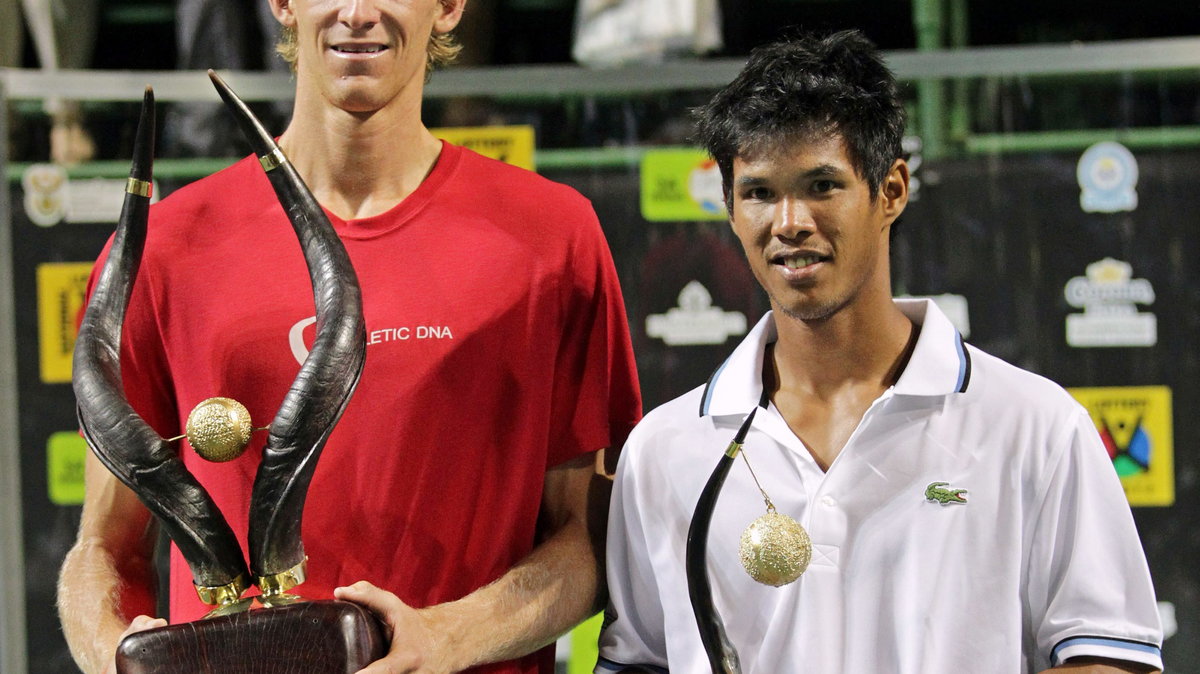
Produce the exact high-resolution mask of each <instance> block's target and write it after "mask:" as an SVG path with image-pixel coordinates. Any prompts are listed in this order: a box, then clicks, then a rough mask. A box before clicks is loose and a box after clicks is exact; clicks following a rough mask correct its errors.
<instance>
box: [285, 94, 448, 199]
mask: <svg viewBox="0 0 1200 674" xmlns="http://www.w3.org/2000/svg"><path fill="white" fill-rule="evenodd" d="M315 99H316V97H314V96H306V97H303V98H302V97H301V94H300V92H297V102H296V108H295V112H294V114H293V118H292V122H291V124H289V125H288V128H287V130H286V131H284V133H283V135H282V136H280V139H279V144H280V146H281V147H282V148H283V151H284V153H285V154H286V155H287V156H288V158H289V159H290V160H291V162H292V164H293V166H295V167H296V170H297V171H299V173H300V175H301V176H302V177H303V178H304V180H305V182H306V183H307V184H308V186H309V189H310V190H312V192H313V196H315V197H316V199H317V201H318V202H319V203H320V204H321V205H322V206H324V207H325V208H327V209H329V210H330V211H331V212H332V213H334V214H335V215H337V216H338V217H339V218H342V219H343V220H353V219H358V218H366V217H370V216H373V215H378V214H380V213H383V212H385V211H388V210H390V209H391V208H393V207H394V206H396V204H398V203H400V202H401V201H403V200H404V198H405V197H407V196H408V195H410V194H412V193H413V192H414V191H415V190H416V189H417V187H419V186H420V185H421V182H422V181H423V180H424V179H425V177H426V176H428V175H429V172H430V171H431V170H432V169H433V165H434V164H435V163H436V162H437V158H438V155H439V154H440V153H441V142H440V141H439V140H437V139H436V138H434V137H433V134H431V133H430V132H429V130H428V129H426V128H425V126H424V124H422V123H421V117H420V104H419V102H417V103H416V104H410V105H407V106H402V105H399V104H397V105H394V106H388V107H385V108H382V109H380V110H377V111H375V112H372V113H352V112H347V111H345V110H342V109H340V108H337V107H334V106H332V105H330V104H329V103H328V102H326V101H324V100H323V99H322V100H315Z"/></svg>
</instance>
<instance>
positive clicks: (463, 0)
mask: <svg viewBox="0 0 1200 674" xmlns="http://www.w3.org/2000/svg"><path fill="white" fill-rule="evenodd" d="M272 1H274V0H272ZM466 8H467V0H439V2H438V9H439V11H438V13H437V16H435V17H434V20H433V32H434V34H435V35H441V34H445V33H449V32H450V31H452V30H454V27H455V26H457V25H458V22H459V21H462V15H463V11H464V10H466Z"/></svg>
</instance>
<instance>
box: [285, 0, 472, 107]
mask: <svg viewBox="0 0 1200 674" xmlns="http://www.w3.org/2000/svg"><path fill="white" fill-rule="evenodd" d="M271 1H272V3H273V6H274V8H275V13H276V17H277V18H278V19H279V20H280V22H281V23H283V24H284V25H290V26H292V27H293V28H295V29H296V41H297V57H298V63H297V78H298V79H299V81H300V86H301V87H303V86H304V85H305V83H307V84H311V85H312V86H313V87H314V88H315V89H316V90H317V91H319V92H320V93H321V95H322V96H323V97H324V98H326V99H327V100H329V101H330V102H331V103H333V104H334V105H336V106H338V107H340V108H342V109H344V110H348V111H350V112H373V111H375V110H378V109H380V108H382V107H383V106H384V105H386V104H387V103H389V102H390V101H392V100H393V99H395V98H397V97H398V96H399V95H400V93H401V92H404V91H405V90H413V91H415V95H414V96H413V99H412V100H414V101H419V100H420V92H421V88H422V84H423V83H424V78H425V52H426V48H427V45H428V43H429V36H430V34H431V33H432V32H434V31H437V32H439V33H444V32H448V31H449V30H451V29H452V28H454V26H455V25H457V24H458V20H459V19H460V18H461V16H462V9H463V6H464V5H465V4H466V0H271ZM418 104H419V103H418Z"/></svg>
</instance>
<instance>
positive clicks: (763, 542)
mask: <svg viewBox="0 0 1200 674" xmlns="http://www.w3.org/2000/svg"><path fill="white" fill-rule="evenodd" d="M738 556H739V557H740V558H741V560H742V566H743V567H745V568H746V573H748V574H750V577H751V578H753V579H754V580H756V581H758V582H760V583H762V584H764V585H772V586H774V587H779V586H780V585H787V584H788V583H790V582H792V581H794V580H796V579H797V578H799V577H800V574H802V573H804V570H805V569H807V568H808V562H809V560H810V559H812V541H810V540H809V538H808V532H807V531H805V530H804V527H802V526H800V523H799V522H797V521H796V520H794V519H792V518H791V517H788V516H787V515H782V514H780V513H777V512H775V509H774V508H770V509H769V510H768V512H767V514H766V515H763V516H762V517H759V518H758V519H756V520H754V521H753V522H751V523H750V526H748V527H746V530H745V531H743V532H742V544H741V546H740V548H739V555H738Z"/></svg>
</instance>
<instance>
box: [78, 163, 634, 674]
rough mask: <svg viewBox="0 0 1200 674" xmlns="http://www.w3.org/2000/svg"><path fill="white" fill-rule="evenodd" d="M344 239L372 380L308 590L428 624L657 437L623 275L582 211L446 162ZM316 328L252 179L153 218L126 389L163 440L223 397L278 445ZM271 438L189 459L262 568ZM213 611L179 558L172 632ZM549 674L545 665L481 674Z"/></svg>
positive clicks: (332, 485) (316, 497) (257, 171)
mask: <svg viewBox="0 0 1200 674" xmlns="http://www.w3.org/2000/svg"><path fill="white" fill-rule="evenodd" d="M331 220H332V221H333V223H334V227H335V229H336V230H337V231H338V233H339V235H340V236H341V238H342V240H343V242H344V243H345V245H346V249H347V251H348V252H349V255H350V259H351V261H352V262H353V263H354V267H355V269H356V272H357V274H358V278H359V283H360V285H361V286H362V291H363V305H364V316H365V319H366V325H367V359H366V368H365V370H364V372H363V375H362V379H361V380H360V382H359V385H358V388H357V390H356V392H355V394H354V396H353V398H352V399H351V401H350V403H349V405H348V407H347V409H346V412H345V414H344V416H343V417H342V419H341V421H340V422H339V424H338V426H337V428H336V429H335V430H334V432H333V434H332V435H331V437H330V439H329V442H328V444H327V445H326V447H325V450H324V453H323V454H322V456H321V459H320V462H319V463H318V465H317V469H316V473H315V475H314V477H313V481H312V486H311V488H310V490H309V495H308V501H307V505H306V508H305V513H304V521H303V540H304V545H305V549H306V552H307V554H308V557H309V563H308V574H309V576H308V577H309V580H308V581H307V582H306V583H304V584H303V585H301V586H300V587H299V588H297V590H296V591H297V592H299V593H301V594H304V595H306V596H309V597H311V598H327V597H330V596H331V592H332V589H333V588H334V587H336V586H338V585H343V584H347V583H351V582H353V581H356V580H360V579H365V580H369V581H371V582H373V583H375V584H377V585H379V586H381V587H384V588H386V589H389V590H391V591H392V592H395V593H396V594H397V595H398V596H399V597H400V598H401V599H403V600H404V601H405V602H407V603H409V604H411V605H413V606H418V607H421V606H427V605H431V604H436V603H441V602H445V601H450V600H453V599H457V598H459V597H462V596H463V595H466V594H468V593H470V592H472V591H473V590H475V589H477V588H479V587H481V586H483V585H485V584H487V583H489V582H491V581H492V580H495V579H496V578H498V577H500V576H501V575H502V574H504V573H505V572H506V571H507V570H508V569H509V568H510V567H512V566H513V564H514V563H516V562H517V561H519V560H520V559H522V558H523V557H525V556H526V555H527V554H528V553H529V552H530V551H531V550H532V548H533V546H534V534H535V523H536V521H537V515H538V509H539V505H540V502H541V497H542V485H543V480H544V477H545V473H546V470H547V468H550V467H553V466H555V465H558V464H561V463H563V462H564V461H567V460H569V459H571V458H574V457H576V456H579V455H581V454H585V453H588V452H593V451H595V450H598V449H600V448H602V447H609V446H615V447H620V445H621V444H622V443H623V442H624V439H625V436H626V434H627V433H628V432H629V430H630V429H631V428H632V427H633V425H634V423H635V422H636V421H637V420H638V417H639V415H640V413H641V401H640V396H639V392H638V384H637V374H636V369H635V365H634V360H633V354H632V349H631V346H630V340H629V330H628V326H627V323H626V316H625V310H624V305H623V302H622V299H621V294H620V289H619V287H618V284H617V278H616V274H615V272H614V269H613V264H612V259H611V255H610V253H609V250H608V247H607V244H606V243H605V240H604V236H603V233H602V231H601V229H600V227H599V224H598V222H597V221H596V217H595V214H594V213H593V211H592V208H591V206H590V204H589V203H588V202H587V201H586V200H585V199H584V198H583V197H581V196H580V195H579V194H578V193H577V192H575V191H574V190H572V189H570V188H568V187H566V186H563V185H559V184H556V183H553V182H550V181H548V180H545V179H544V178H541V177H540V176H537V175H536V174H533V173H530V172H527V171H523V170H521V169H517V168H513V167H511V166H508V165H506V164H503V163H500V162H496V161H493V160H490V159H487V158H484V157H482V156H480V155H478V154H475V153H473V152H471V151H469V150H465V149H463V148H460V147H457V146H453V145H449V144H446V145H444V146H443V150H442V154H441V157H440V158H439V159H438V162H437V165H436V166H435V168H434V170H433V171H432V172H431V173H430V175H429V176H428V178H427V179H426V180H425V181H424V183H422V185H421V186H420V187H419V188H418V189H417V191H416V192H414V193H413V194H412V195H411V196H409V197H408V198H407V199H405V200H404V201H403V202H402V203H400V204H399V205H398V206H396V207H395V208H393V209H392V210H390V211H388V212H386V213H384V214H381V215H378V216H375V217H371V218H365V219H361V220H354V221H349V222H346V221H342V220H340V219H338V218H336V217H332V216H331ZM98 268H99V265H97V269H98ZM313 315H314V310H313V297H312V292H311V285H310V283H309V280H308V273H307V270H306V268H305V265H304V260H303V258H302V256H301V253H300V247H299V244H298V243H297V241H296V237H295V234H294V233H293V231H292V228H291V225H290V223H289V222H288V221H287V219H286V218H285V216H284V213H283V209H282V208H281V207H280V205H279V203H278V201H277V200H276V197H275V196H274V193H273V192H272V191H271V190H270V186H269V184H268V182H267V179H266V177H265V176H264V174H263V172H262V169H261V168H260V167H259V166H258V162H257V161H256V160H254V159H253V158H248V159H246V160H243V161H241V162H239V163H237V164H235V165H234V166H232V167H230V168H229V169H226V170H224V171H221V172H220V173H217V174H216V175H213V176H210V177H208V178H206V179H204V180H201V181H198V182H196V183H193V184H192V185H189V186H188V187H185V188H182V189H180V190H178V191H177V192H175V193H174V194H172V195H170V196H169V197H168V198H166V199H164V200H163V201H162V202H161V203H159V204H157V205H156V206H154V207H153V208H152V209H151V217H150V224H149V232H148V237H147V244H146V250H145V253H144V258H143V262H142V267H141V271H140V272H139V276H138V279H137V283H136V286H135V289H134V293H133V297H132V299H131V302H130V309H129V314H128V316H127V319H126V322H125V333H124V338H123V339H124V341H123V348H122V359H123V361H122V371H123V376H124V383H125V388H126V391H127V393H128V394H129V397H130V400H131V402H132V403H133V404H134V407H135V409H137V410H138V411H139V412H140V413H141V414H142V415H143V416H144V417H145V418H146V420H147V421H148V422H149V423H150V424H151V425H152V426H153V427H154V428H155V430H157V431H158V432H159V433H160V434H161V435H163V436H164V437H171V436H173V435H176V434H178V433H180V432H181V431H180V430H179V429H180V428H182V426H183V422H184V420H185V419H186V417H187V414H188V412H189V411H190V410H191V409H192V407H193V406H195V405H196V404H197V403H199V402H200V401H201V400H203V399H205V398H208V397H212V396H218V395H219V396H227V397H231V398H235V399H237V400H239V401H241V402H242V403H243V404H245V405H246V407H247V408H248V409H249V410H250V413H251V417H252V419H253V422H254V424H255V425H256V426H266V425H267V424H269V423H270V421H271V419H272V418H273V417H274V415H275V413H276V411H277V409H278V408H279V405H280V403H281V402H282V400H283V397H284V394H285V393H286V392H287V390H288V387H289V386H290V385H291V383H292V380H293V378H294V377H295V375H296V372H297V371H298V369H299V366H300V359H302V358H303V357H304V355H305V354H306V353H307V348H308V347H309V346H311V344H312V336H313V330H314V328H313V325H312V316H313ZM265 436H266V434H265V433H261V432H260V433H256V434H255V436H254V439H253V441H252V443H251V445H250V449H249V450H248V451H247V452H246V453H245V454H244V455H243V456H242V457H240V458H239V459H237V460H235V461H232V462H229V463H224V464H213V463H208V462H206V461H203V460H201V459H200V458H199V457H197V456H196V455H195V453H193V452H192V451H191V450H190V449H186V450H185V451H184V452H183V456H184V457H185V460H186V463H187V465H188V467H189V469H190V470H191V471H192V472H193V473H194V474H195V475H196V477H197V478H198V479H199V480H200V482H201V483H202V484H203V485H204V486H205V487H206V488H207V489H208V491H209V492H210V493H211V494H212V496H213V498H214V500H215V501H216V503H217V505H218V506H219V507H220V508H221V510H222V512H223V513H224V514H225V516H226V518H227V519H228V520H229V522H230V524H231V526H232V527H233V529H234V531H235V532H237V534H238V536H239V538H240V540H241V541H242V545H243V549H245V536H246V528H247V512H248V507H249V497H250V486H251V484H252V482H253V479H254V472H255V470H256V468H257V466H258V463H259V454H260V453H261V449H262V446H263V444H264V442H265ZM207 609H208V607H206V606H205V605H203V604H202V603H200V602H199V600H198V599H197V597H196V594H195V591H194V590H193V587H192V576H191V573H190V572H189V570H188V568H187V566H186V564H185V563H184V561H183V559H182V558H181V556H180V555H179V553H178V550H175V549H174V548H173V549H172V559H171V620H172V622H179V621H187V620H193V619H196V618H198V617H200V616H201V615H203V614H204V613H205V612H206V611H207ZM539 668H540V670H539ZM552 670H553V651H552V649H543V651H541V652H539V653H537V654H534V655H532V656H530V657H527V658H524V659H522V660H520V661H519V662H516V663H510V664H509V665H506V666H496V667H489V668H484V669H482V670H481V671H511V672H518V671H519V672H534V671H542V672H550V671H552Z"/></svg>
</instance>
